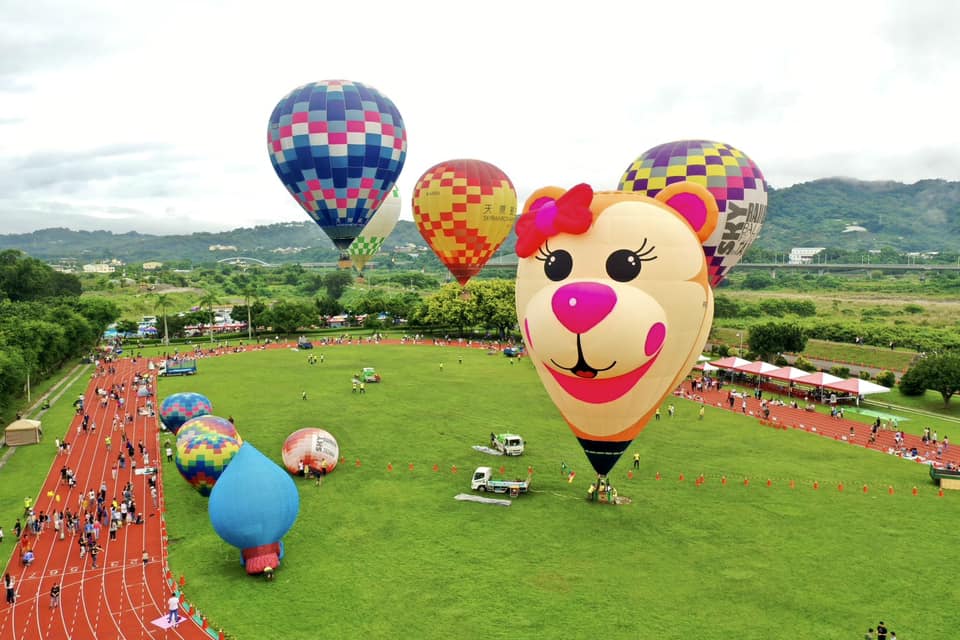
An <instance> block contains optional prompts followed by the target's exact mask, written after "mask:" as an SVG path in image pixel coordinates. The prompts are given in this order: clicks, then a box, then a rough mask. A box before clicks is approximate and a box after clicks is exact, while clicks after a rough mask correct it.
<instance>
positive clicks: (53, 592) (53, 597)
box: [50, 584, 60, 609]
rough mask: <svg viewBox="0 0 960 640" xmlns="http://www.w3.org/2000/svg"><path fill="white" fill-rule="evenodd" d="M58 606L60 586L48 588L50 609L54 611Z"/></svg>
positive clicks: (55, 585)
mask: <svg viewBox="0 0 960 640" xmlns="http://www.w3.org/2000/svg"><path fill="white" fill-rule="evenodd" d="M59 606H60V585H59V584H54V585H53V586H52V587H50V608H51V609H56V608H57V607H59Z"/></svg>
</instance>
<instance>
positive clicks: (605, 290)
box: [552, 282, 617, 333]
mask: <svg viewBox="0 0 960 640" xmlns="http://www.w3.org/2000/svg"><path fill="white" fill-rule="evenodd" d="M616 304H617V294H616V293H615V292H614V290H613V289H612V288H610V287H608V286H607V285H605V284H600V283H597V282H574V283H571V284H565V285H563V286H562V287H560V288H559V289H557V291H556V292H555V293H554V294H553V300H552V306H553V313H554V315H556V316H557V319H558V320H560V323H561V324H562V325H563V326H564V327H566V328H567V329H568V330H569V331H572V332H573V333H586V332H587V331H589V330H590V329H592V328H593V327H595V326H596V325H597V323H599V322H600V321H601V320H603V319H604V318H606V317H607V315H608V314H609V313H610V312H611V311H612V310H613V308H614V307H615V306H616Z"/></svg>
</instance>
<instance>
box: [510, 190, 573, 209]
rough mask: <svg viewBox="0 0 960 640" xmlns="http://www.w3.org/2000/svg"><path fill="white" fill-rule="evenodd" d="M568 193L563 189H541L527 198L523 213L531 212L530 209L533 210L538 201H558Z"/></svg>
mask: <svg viewBox="0 0 960 640" xmlns="http://www.w3.org/2000/svg"><path fill="white" fill-rule="evenodd" d="M566 192H567V191H566V189H563V188H561V187H542V188H540V189H537V190H536V191H534V192H533V193H532V194H530V197H529V198H527V201H526V202H524V203H523V211H522V212H521V213H526V212H527V211H530V209H532V208H533V205H535V204H536V203H537V201H538V200H544V199H550V200H558V199H559V198H560V196H562V195H563V194H564V193H566Z"/></svg>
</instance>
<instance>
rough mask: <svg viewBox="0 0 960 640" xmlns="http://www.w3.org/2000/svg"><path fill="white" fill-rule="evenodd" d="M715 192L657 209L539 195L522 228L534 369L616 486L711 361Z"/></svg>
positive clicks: (668, 195) (522, 297)
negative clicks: (687, 380) (628, 461)
mask: <svg viewBox="0 0 960 640" xmlns="http://www.w3.org/2000/svg"><path fill="white" fill-rule="evenodd" d="M718 218H719V212H718V210H717V205H716V202H715V201H714V199H713V196H712V195H711V194H710V192H709V191H707V190H706V189H705V188H704V187H701V186H700V185H697V184H693V183H686V182H684V183H678V184H675V185H671V186H670V187H667V188H665V189H663V190H662V191H661V192H660V193H659V194H658V195H657V197H656V198H649V197H647V196H644V195H641V194H637V193H624V192H619V191H618V192H600V193H594V192H593V190H592V189H591V188H590V187H589V186H587V185H585V184H583V185H577V186H576V187H573V188H572V189H570V190H569V191H566V192H564V191H563V190H562V189H559V188H556V187H548V188H546V189H541V190H539V191H537V192H536V193H534V194H533V195H532V196H531V197H530V199H528V200H527V203H526V205H525V207H524V214H523V215H522V216H521V217H520V219H519V220H518V221H517V255H518V256H519V258H520V261H519V264H518V267H517V286H516V303H517V318H518V320H519V322H520V327H521V331H522V333H523V338H524V342H525V343H526V347H527V350H528V353H529V356H530V360H531V362H533V363H534V366H535V368H536V370H537V373H538V374H539V376H540V380H541V382H543V384H544V387H545V388H546V390H547V393H548V394H549V396H550V398H551V399H552V400H553V402H554V404H555V405H556V406H557V408H558V409H559V410H560V413H561V414H562V415H563V417H564V419H565V420H566V422H567V424H568V425H569V427H570V429H571V430H572V431H573V433H574V434H575V435H576V436H577V438H578V439H579V441H580V444H581V446H582V447H583V449H584V451H585V453H586V455H587V458H588V459H589V460H590V463H591V465H592V466H593V468H594V470H595V471H596V472H597V474H598V475H601V476H605V475H607V474H608V473H609V472H610V470H611V469H612V468H613V466H614V465H615V464H616V462H617V460H618V459H619V458H620V456H621V455H622V454H623V452H624V451H625V450H626V449H627V447H628V446H629V445H630V443H631V442H632V441H633V439H634V438H635V437H636V436H637V434H638V433H640V431H641V430H642V429H643V428H644V426H646V424H647V421H649V419H650V418H651V417H652V416H653V415H654V413H655V411H656V409H657V407H658V406H659V405H660V403H661V402H662V401H663V399H664V398H665V397H666V396H667V395H668V394H669V393H670V392H672V391H673V389H674V388H676V384H677V381H678V380H679V379H680V378H681V377H682V376H683V375H684V374H686V373H687V372H688V371H689V370H690V367H691V366H692V365H693V363H694V362H695V360H696V358H697V355H699V353H700V352H701V349H702V348H703V345H704V343H705V341H706V338H707V334H708V333H709V328H710V323H711V321H712V319H713V291H712V289H711V288H710V286H709V283H708V270H707V263H706V259H705V255H704V249H703V242H704V241H705V240H706V239H707V238H708V237H709V236H710V234H711V233H712V232H713V230H714V228H715V227H716V224H717V221H718Z"/></svg>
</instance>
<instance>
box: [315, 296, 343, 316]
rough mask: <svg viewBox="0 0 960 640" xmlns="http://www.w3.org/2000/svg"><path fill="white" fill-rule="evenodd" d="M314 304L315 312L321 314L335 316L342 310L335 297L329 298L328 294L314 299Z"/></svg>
mask: <svg viewBox="0 0 960 640" xmlns="http://www.w3.org/2000/svg"><path fill="white" fill-rule="evenodd" d="M314 306H316V308H317V313H319V314H320V315H321V316H335V315H337V314H338V313H340V312H342V311H343V305H341V304H340V303H339V302H338V301H337V299H336V298H331V297H330V296H324V297H323V298H316V299H315V300H314Z"/></svg>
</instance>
